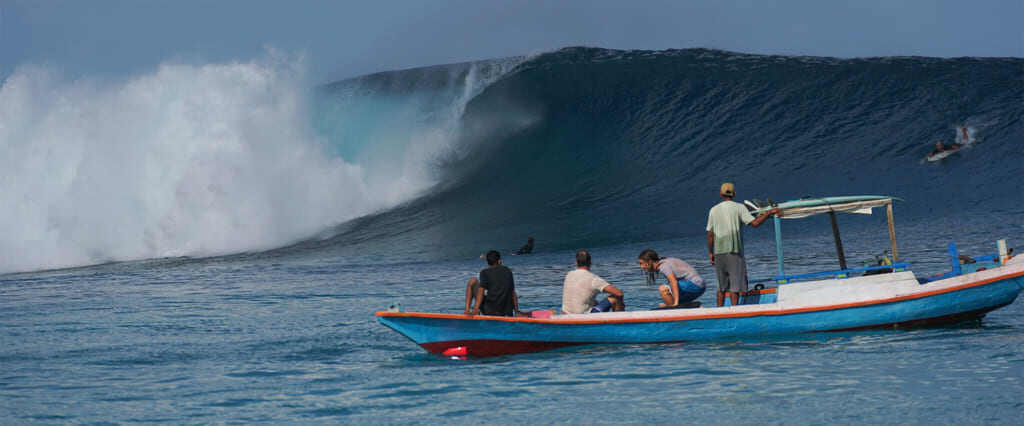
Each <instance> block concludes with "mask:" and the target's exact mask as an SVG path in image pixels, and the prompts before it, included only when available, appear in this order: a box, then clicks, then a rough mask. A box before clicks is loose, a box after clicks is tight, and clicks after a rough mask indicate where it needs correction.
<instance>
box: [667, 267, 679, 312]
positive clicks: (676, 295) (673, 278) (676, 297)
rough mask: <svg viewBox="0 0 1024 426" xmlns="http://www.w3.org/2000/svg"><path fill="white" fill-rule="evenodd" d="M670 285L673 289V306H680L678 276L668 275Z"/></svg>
mask: <svg viewBox="0 0 1024 426" xmlns="http://www.w3.org/2000/svg"><path fill="white" fill-rule="evenodd" d="M668 285H669V288H671V289H672V306H679V280H677V279H676V274H673V273H669V274H668Z"/></svg>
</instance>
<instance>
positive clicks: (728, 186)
mask: <svg viewBox="0 0 1024 426" xmlns="http://www.w3.org/2000/svg"><path fill="white" fill-rule="evenodd" d="M718 193H719V194H722V195H728V196H730V197H735V196H736V188H734V187H733V186H732V182H726V183H723V184H722V189H720V190H719V191H718Z"/></svg>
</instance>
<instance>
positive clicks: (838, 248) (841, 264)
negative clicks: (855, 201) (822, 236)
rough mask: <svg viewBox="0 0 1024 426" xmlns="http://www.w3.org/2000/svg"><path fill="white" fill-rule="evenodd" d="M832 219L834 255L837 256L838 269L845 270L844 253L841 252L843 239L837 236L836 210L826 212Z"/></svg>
mask: <svg viewBox="0 0 1024 426" xmlns="http://www.w3.org/2000/svg"><path fill="white" fill-rule="evenodd" d="M828 218H829V219H830V220H831V221H832V236H833V237H835V239H836V256H839V269H842V270H846V254H845V253H843V240H842V239H841V238H839V225H838V224H836V212H828Z"/></svg>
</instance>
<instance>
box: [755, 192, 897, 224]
mask: <svg viewBox="0 0 1024 426" xmlns="http://www.w3.org/2000/svg"><path fill="white" fill-rule="evenodd" d="M893 200H900V199H899V198H895V197H888V196H883V195H854V196H846V197H824V198H802V199H799V200H793V201H786V202H784V203H779V204H778V205H775V206H765V207H762V208H759V209H757V210H754V211H753V214H755V215H757V214H759V213H763V212H766V211H768V210H771V209H773V208H778V209H779V210H780V213H779V217H781V218H783V219H802V218H805V217H808V216H813V215H816V214H822V213H829V212H835V213H859V214H871V209H874V208H875V207H883V206H886V205H888V204H890V203H892V201H893ZM900 201H903V200H900Z"/></svg>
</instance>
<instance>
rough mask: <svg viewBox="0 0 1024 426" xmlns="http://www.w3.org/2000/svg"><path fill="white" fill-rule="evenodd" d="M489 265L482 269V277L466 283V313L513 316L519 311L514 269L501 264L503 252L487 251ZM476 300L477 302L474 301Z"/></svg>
mask: <svg viewBox="0 0 1024 426" xmlns="http://www.w3.org/2000/svg"><path fill="white" fill-rule="evenodd" d="M487 265H488V267H487V268H485V269H484V270H482V271H480V279H479V280H477V279H476V278H473V279H470V280H469V282H468V283H466V310H465V312H464V313H465V314H466V315H476V314H481V313H482V314H484V315H497V316H506V317H513V316H515V315H516V312H519V298H518V297H516V283H515V280H514V279H513V278H512V270H511V269H508V267H507V266H505V265H502V264H501V253H498V251H497V250H491V251H489V252H487ZM474 301H475V303H474Z"/></svg>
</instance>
